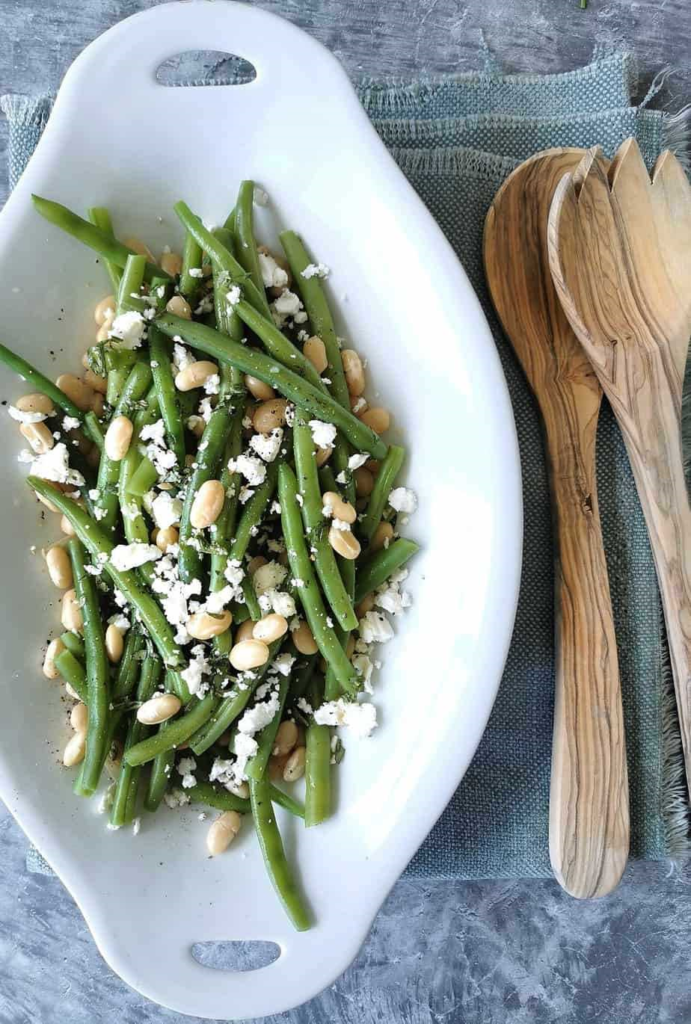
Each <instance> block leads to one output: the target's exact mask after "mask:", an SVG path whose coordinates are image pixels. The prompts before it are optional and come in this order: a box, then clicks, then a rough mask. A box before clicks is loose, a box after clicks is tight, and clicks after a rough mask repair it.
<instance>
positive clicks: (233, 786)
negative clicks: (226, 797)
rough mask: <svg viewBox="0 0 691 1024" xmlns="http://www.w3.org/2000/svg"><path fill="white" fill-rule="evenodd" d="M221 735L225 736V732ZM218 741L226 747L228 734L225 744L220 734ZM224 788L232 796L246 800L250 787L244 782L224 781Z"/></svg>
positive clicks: (228, 741)
mask: <svg viewBox="0 0 691 1024" xmlns="http://www.w3.org/2000/svg"><path fill="white" fill-rule="evenodd" d="M223 735H224V736H225V733H224V734H223ZM219 743H220V744H221V746H226V747H227V746H228V743H230V736H228V740H227V742H226V743H225V744H224V743H223V736H221V737H220V738H219ZM225 788H226V789H227V790H228V792H229V793H232V794H233V796H239V797H240V799H241V800H247V799H248V797H249V795H250V787H249V786H248V785H247V783H246V782H231V783H226V787H225Z"/></svg>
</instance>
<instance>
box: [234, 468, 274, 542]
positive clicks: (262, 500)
mask: <svg viewBox="0 0 691 1024" xmlns="http://www.w3.org/2000/svg"><path fill="white" fill-rule="evenodd" d="M277 478H278V459H274V461H273V462H270V463H269V464H268V466H267V467H266V476H265V478H264V481H263V483H261V484H259V486H258V487H257V489H256V490H255V492H254V494H253V495H252V497H251V498H250V500H249V501H248V502H247V504H246V505H245V511H244V512H243V513H242V515H241V516H240V522H239V523H238V525H237V529H236V531H235V537H234V538H233V542H232V544H231V545H230V551H229V553H228V559H229V560H230V561H238V562H241V561H242V560H243V558H244V557H245V554H246V553H247V548H248V547H249V544H250V541H251V540H252V537H253V533H252V531H253V530H254V529H255V527H256V526H257V525H258V524H259V523H260V522H261V520H262V517H263V515H264V512H265V511H266V509H267V508H268V505H269V502H270V501H271V498H272V495H273V493H274V491H275V490H276V480H277Z"/></svg>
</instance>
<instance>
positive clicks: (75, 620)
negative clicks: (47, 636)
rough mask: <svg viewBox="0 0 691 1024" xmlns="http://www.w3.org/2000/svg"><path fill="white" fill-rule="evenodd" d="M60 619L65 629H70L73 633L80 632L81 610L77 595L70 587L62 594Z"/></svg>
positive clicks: (82, 622) (81, 627) (81, 624)
mask: <svg viewBox="0 0 691 1024" xmlns="http://www.w3.org/2000/svg"><path fill="white" fill-rule="evenodd" d="M60 621H61V622H62V624H63V626H64V627H65V629H71V630H72V632H73V633H81V631H82V630H83V628H84V619H83V617H82V610H81V608H80V607H79V601H78V600H77V595H76V594H75V592H74V589H72V588H71V589H70V590H66V591H65V593H64V594H63V595H62V610H61V613H60Z"/></svg>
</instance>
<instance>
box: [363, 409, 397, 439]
mask: <svg viewBox="0 0 691 1024" xmlns="http://www.w3.org/2000/svg"><path fill="white" fill-rule="evenodd" d="M360 420H361V421H362V423H366V424H367V426H368V427H369V428H370V430H373V431H374V432H375V434H383V433H384V431H385V430H388V429H389V427H390V426H391V416H390V415H389V413H388V412H387V410H386V409H380V408H378V407H375V408H374V409H367V411H366V412H363V413H362V415H361V416H360Z"/></svg>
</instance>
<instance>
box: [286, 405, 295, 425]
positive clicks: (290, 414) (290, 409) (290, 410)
mask: <svg viewBox="0 0 691 1024" xmlns="http://www.w3.org/2000/svg"><path fill="white" fill-rule="evenodd" d="M284 415H285V418H286V423H287V424H288V426H289V427H292V425H293V424H294V423H295V406H294V405H293V403H292V402H288V404H287V405H286V411H285V413H284Z"/></svg>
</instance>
